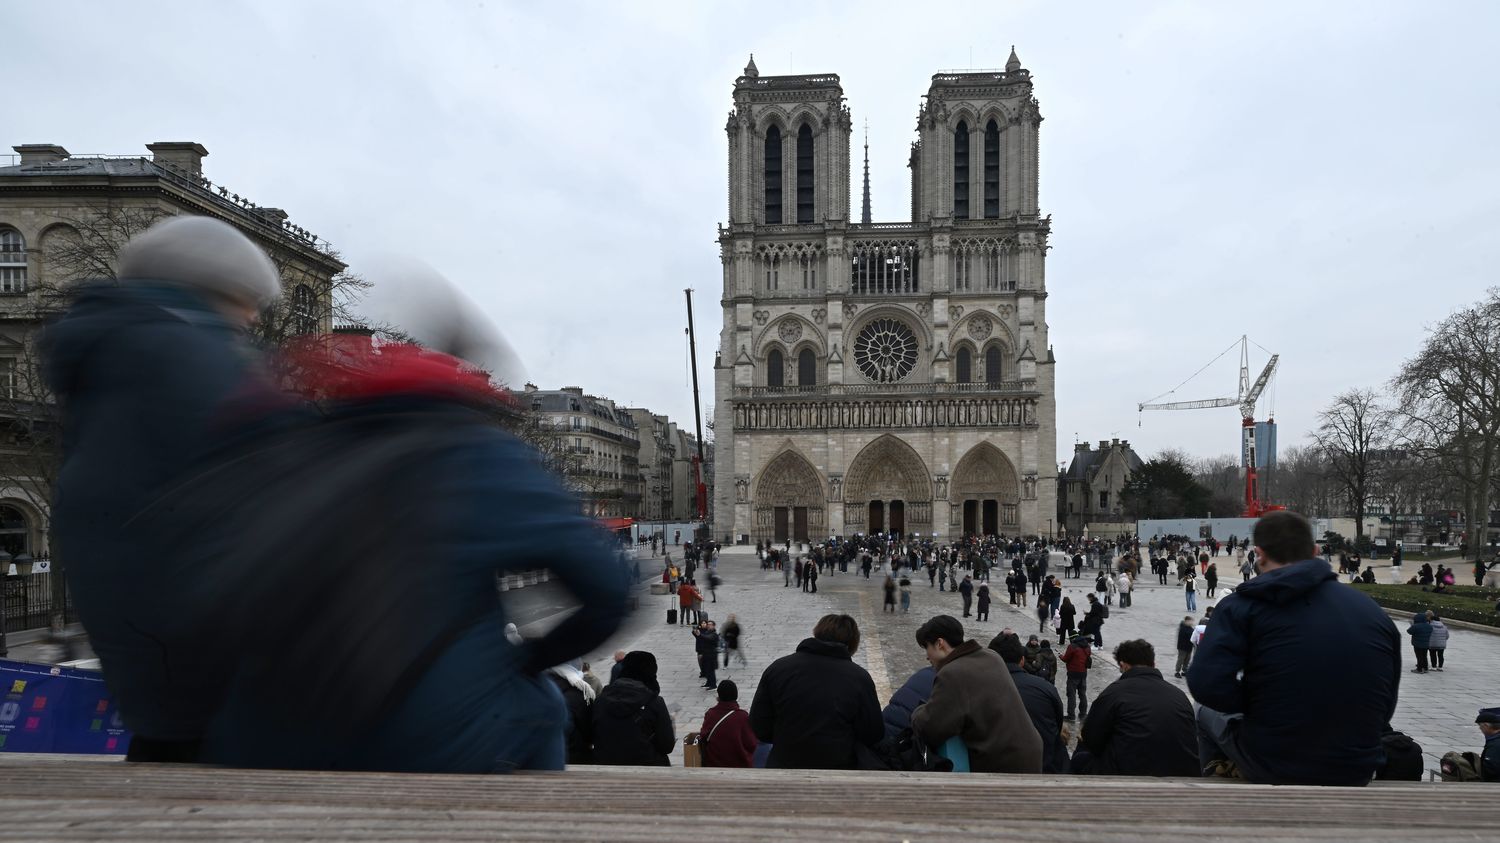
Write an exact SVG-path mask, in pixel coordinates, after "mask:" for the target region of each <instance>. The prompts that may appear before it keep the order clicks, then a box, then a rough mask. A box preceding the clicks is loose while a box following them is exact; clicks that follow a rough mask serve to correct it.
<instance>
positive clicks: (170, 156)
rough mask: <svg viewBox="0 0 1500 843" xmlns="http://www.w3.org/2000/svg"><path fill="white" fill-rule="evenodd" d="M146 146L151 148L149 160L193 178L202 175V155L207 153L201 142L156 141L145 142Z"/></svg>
mask: <svg viewBox="0 0 1500 843" xmlns="http://www.w3.org/2000/svg"><path fill="white" fill-rule="evenodd" d="M146 148H147V149H149V150H151V160H152V162H154V163H157V164H161V165H162V166H164V167H167V168H168V169H172V170H176V171H177V172H179V173H182V174H183V175H186V176H192V177H193V178H200V177H202V176H203V156H205V155H207V154H208V150H207V149H205V148H204V146H203V144H201V143H194V142H193V141H158V142H157V143H148V144H146Z"/></svg>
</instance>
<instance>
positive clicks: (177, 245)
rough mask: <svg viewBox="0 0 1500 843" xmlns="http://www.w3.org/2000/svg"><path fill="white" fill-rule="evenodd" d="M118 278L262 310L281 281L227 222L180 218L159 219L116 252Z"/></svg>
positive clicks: (278, 290) (277, 291)
mask: <svg viewBox="0 0 1500 843" xmlns="http://www.w3.org/2000/svg"><path fill="white" fill-rule="evenodd" d="M120 277H121V278H122V279H126V280H130V281H155V282H158V283H163V284H171V285H173V286H177V287H189V288H192V289H195V290H201V291H203V292H206V293H213V294H216V295H219V296H222V297H225V298H229V299H233V300H234V301H237V302H244V303H246V304H250V305H254V306H255V307H258V308H262V309H264V308H267V307H270V306H271V305H272V304H275V303H276V301H277V299H279V298H281V278H280V277H279V276H278V275H277V273H276V267H275V265H274V264H272V263H271V259H270V258H269V257H266V253H265V252H264V251H262V250H261V248H260V247H259V246H257V245H255V244H254V243H253V242H251V240H250V238H248V237H246V236H245V235H244V234H241V233H240V231H239V230H238V229H236V228H235V227H234V226H232V225H230V224H229V223H226V222H221V221H219V220H216V219H212V218H210V217H193V216H180V217H172V218H171V219H167V220H163V221H161V222H159V223H156V224H155V225H153V226H151V227H150V228H149V229H147V230H146V232H145V233H144V234H141V235H140V236H138V237H135V238H132V239H131V241H130V242H129V243H127V244H125V248H124V249H121V250H120Z"/></svg>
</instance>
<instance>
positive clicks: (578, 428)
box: [522, 384, 642, 518]
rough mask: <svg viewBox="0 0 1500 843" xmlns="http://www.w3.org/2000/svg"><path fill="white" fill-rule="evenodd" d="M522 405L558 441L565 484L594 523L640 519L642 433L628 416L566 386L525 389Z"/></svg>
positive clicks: (604, 401) (605, 400)
mask: <svg viewBox="0 0 1500 843" xmlns="http://www.w3.org/2000/svg"><path fill="white" fill-rule="evenodd" d="M522 398H523V402H522V403H523V405H524V406H525V407H526V408H527V409H529V410H531V411H532V412H534V413H538V414H540V415H541V416H542V418H543V420H544V421H545V422H546V423H548V424H549V425H550V426H551V430H552V432H553V433H554V434H555V435H557V436H558V437H560V438H561V439H562V442H561V447H562V448H563V449H565V452H566V453H567V455H568V459H567V460H565V462H564V471H563V473H564V475H565V476H566V479H567V482H568V484H569V485H570V486H572V488H573V489H574V490H575V491H577V492H578V494H579V497H580V498H581V499H582V501H583V506H584V514H585V515H588V516H590V517H592V518H639V517H641V505H642V493H641V487H642V471H641V468H642V466H641V462H640V459H641V432H640V431H641V428H639V427H637V425H636V420H635V419H634V418H633V417H632V415H631V413H630V411H628V410H625V409H623V408H620V407H616V406H615V402H613V401H611V400H610V399H608V398H600V397H598V396H595V395H585V394H584V392H583V389H582V388H580V387H576V386H565V387H563V388H562V389H558V390H547V389H537V388H536V386H534V385H532V384H526V389H525V393H524V395H523V396H522Z"/></svg>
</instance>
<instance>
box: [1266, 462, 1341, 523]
mask: <svg viewBox="0 0 1500 843" xmlns="http://www.w3.org/2000/svg"><path fill="white" fill-rule="evenodd" d="M1276 474H1277V487H1278V488H1279V489H1280V490H1281V491H1280V496H1281V500H1282V502H1283V503H1284V504H1285V505H1286V506H1287V507H1288V508H1290V509H1292V510H1293V511H1295V512H1300V513H1302V514H1303V515H1306V516H1308V517H1311V518H1327V517H1330V516H1333V515H1336V514H1338V513H1337V512H1335V511H1334V506H1333V499H1334V497H1335V490H1334V488H1333V483H1332V482H1331V481H1330V480H1329V477H1328V460H1327V458H1326V457H1325V456H1324V454H1323V451H1322V449H1321V448H1319V447H1318V446H1316V445H1314V446H1312V447H1307V446H1301V445H1298V446H1293V447H1291V448H1288V449H1287V450H1286V451H1285V452H1284V453H1283V454H1282V455H1281V456H1280V458H1279V459H1278V460H1277V465H1276Z"/></svg>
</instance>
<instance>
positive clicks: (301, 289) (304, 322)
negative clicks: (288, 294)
mask: <svg viewBox="0 0 1500 843" xmlns="http://www.w3.org/2000/svg"><path fill="white" fill-rule="evenodd" d="M291 327H292V333H294V334H315V333H317V332H318V297H317V296H316V295H314V294H313V291H312V288H311V287H309V286H307V285H306V284H298V285H297V286H296V288H295V289H293V290H292V326H291Z"/></svg>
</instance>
